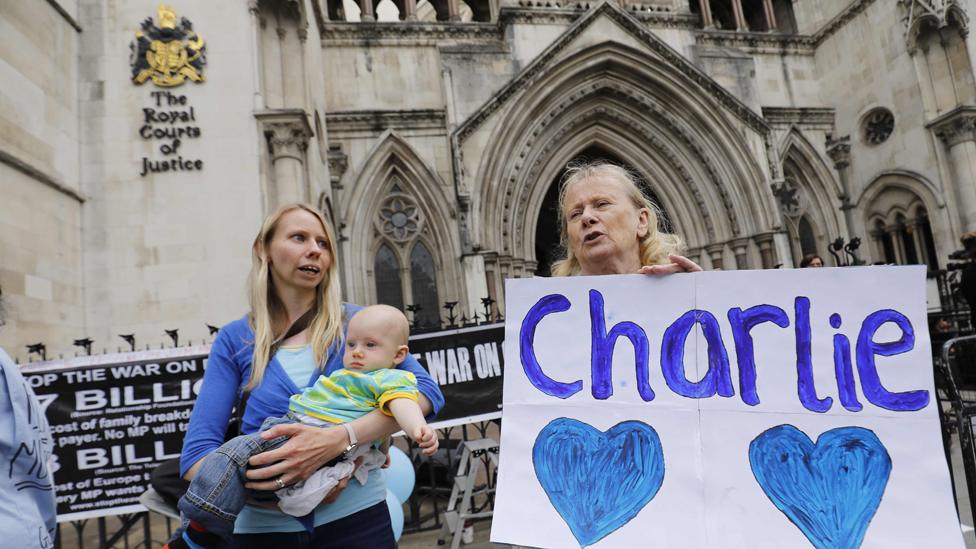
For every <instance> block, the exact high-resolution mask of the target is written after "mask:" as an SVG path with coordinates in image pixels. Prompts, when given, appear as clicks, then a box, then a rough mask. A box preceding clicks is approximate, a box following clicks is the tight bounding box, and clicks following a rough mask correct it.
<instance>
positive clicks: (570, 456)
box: [532, 417, 664, 547]
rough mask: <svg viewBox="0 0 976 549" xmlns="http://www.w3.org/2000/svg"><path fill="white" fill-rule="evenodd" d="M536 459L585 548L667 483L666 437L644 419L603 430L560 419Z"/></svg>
mask: <svg viewBox="0 0 976 549" xmlns="http://www.w3.org/2000/svg"><path fill="white" fill-rule="evenodd" d="M532 463H533V465H534V466H535V475H536V477H538V479H539V484H541V485H542V489H543V490H545V492H546V495H547V496H549V501H550V502H551V503H552V506H553V507H554V508H555V509H556V512H558V513H559V515H560V516H561V517H562V518H563V520H564V521H566V524H567V525H569V529H570V530H571V531H572V532H573V536H575V537H576V540H577V541H578V542H579V544H580V546H581V547H585V546H587V545H593V544H594V543H596V542H598V541H600V540H601V539H603V538H604V537H606V536H607V535H608V534H610V533H611V532H613V531H615V530H617V529H618V528H620V527H621V526H623V525H624V524H626V523H627V522H628V521H630V519H632V518H634V517H635V516H637V513H639V512H640V510H641V509H643V508H644V506H645V505H647V502H649V501H651V499H653V498H654V496H655V494H657V491H658V489H660V488H661V483H662V482H664V451H663V450H662V448H661V439H660V438H659V437H658V436H657V432H656V431H654V429H653V428H652V427H651V426H650V425H648V424H646V423H642V422H640V421H623V422H621V423H618V424H616V425H614V426H613V427H611V428H610V429H609V430H607V431H606V432H604V433H601V432H600V431H597V430H596V429H595V428H593V427H592V426H590V425H587V424H586V423H583V422H580V421H576V420H575V419H569V418H564V417H561V418H558V419H555V420H553V421H552V422H550V423H549V424H548V425H546V426H545V427H544V428H543V429H542V431H541V432H539V436H538V437H536V439H535V446H533V447H532Z"/></svg>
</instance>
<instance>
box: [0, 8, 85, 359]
mask: <svg viewBox="0 0 976 549" xmlns="http://www.w3.org/2000/svg"><path fill="white" fill-rule="evenodd" d="M0 13H2V14H3V17H2V18H0V81H2V82H3V85H2V86H0V289H2V292H3V301H4V308H5V310H6V317H7V319H6V325H5V326H4V327H3V328H2V329H0V346H3V347H5V348H7V349H8V351H9V352H10V353H11V354H12V355H14V356H20V357H22V358H23V357H26V349H24V345H26V344H28V343H36V342H38V341H48V342H51V341H52V340H60V341H62V342H66V343H65V344H64V345H63V347H70V343H71V341H70V339H71V338H74V337H82V336H83V335H84V325H83V316H82V286H83V277H82V270H81V259H82V246H81V208H82V205H81V202H82V194H83V193H82V189H81V183H80V179H81V178H80V173H79V172H80V168H79V155H78V149H79V140H80V139H81V131H80V128H79V123H78V118H79V117H78V66H77V58H78V55H79V29H78V23H77V21H76V19H75V17H76V14H77V6H76V3H75V2H60V3H54V4H52V3H49V2H15V1H12V0H9V1H4V2H2V3H0Z"/></svg>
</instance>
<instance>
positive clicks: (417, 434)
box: [413, 425, 438, 456]
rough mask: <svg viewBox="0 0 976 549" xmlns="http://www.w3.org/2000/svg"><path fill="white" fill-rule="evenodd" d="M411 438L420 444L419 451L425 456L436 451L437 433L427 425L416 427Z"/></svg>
mask: <svg viewBox="0 0 976 549" xmlns="http://www.w3.org/2000/svg"><path fill="white" fill-rule="evenodd" d="M413 440H414V441H415V442H416V443H417V444H418V445H420V451H421V452H423V453H424V455H425V456H432V455H434V452H436V451H437V447H438V442H437V433H436V432H435V431H434V430H433V429H431V428H430V426H429V425H424V426H423V427H418V428H417V430H416V431H414V433H413Z"/></svg>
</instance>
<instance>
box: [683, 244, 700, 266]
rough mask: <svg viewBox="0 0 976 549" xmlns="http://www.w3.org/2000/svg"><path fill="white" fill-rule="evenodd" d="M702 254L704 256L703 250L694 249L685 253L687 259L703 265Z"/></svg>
mask: <svg viewBox="0 0 976 549" xmlns="http://www.w3.org/2000/svg"><path fill="white" fill-rule="evenodd" d="M701 254H702V249H701V248H692V249H690V250H688V251H686V252H685V257H687V258H688V259H690V260H692V261H694V262H695V263H697V264H699V265H701Z"/></svg>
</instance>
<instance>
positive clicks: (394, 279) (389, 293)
mask: <svg viewBox="0 0 976 549" xmlns="http://www.w3.org/2000/svg"><path fill="white" fill-rule="evenodd" d="M373 274H374V276H375V277H376V302H377V303H383V304H385V305H390V306H393V307H396V308H397V309H400V310H403V283H402V281H401V280H400V260H399V259H397V255H396V253H395V252H394V251H393V249H391V248H390V247H389V246H387V245H386V244H383V245H381V246H380V248H379V250H377V251H376V260H375V262H374V265H373Z"/></svg>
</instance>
